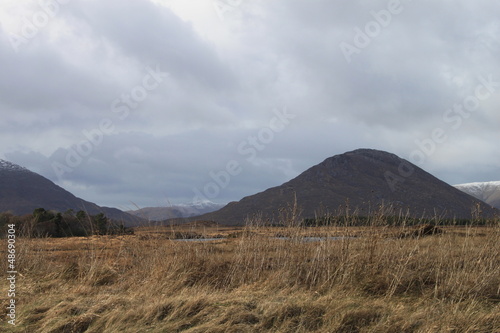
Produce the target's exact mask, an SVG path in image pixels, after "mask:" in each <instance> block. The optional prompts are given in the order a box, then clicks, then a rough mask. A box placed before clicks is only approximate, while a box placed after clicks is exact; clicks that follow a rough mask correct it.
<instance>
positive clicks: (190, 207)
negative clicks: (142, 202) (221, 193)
mask: <svg viewBox="0 0 500 333" xmlns="http://www.w3.org/2000/svg"><path fill="white" fill-rule="evenodd" d="M224 206H225V204H218V203H215V202H211V201H197V202H193V203H189V204H178V205H172V206H169V207H145V208H141V209H138V210H130V211H127V213H129V214H133V215H136V216H139V217H141V218H144V219H147V220H149V221H164V220H168V219H172V218H187V217H193V216H198V215H202V214H206V213H211V212H214V211H216V210H219V209H221V208H222V207H224Z"/></svg>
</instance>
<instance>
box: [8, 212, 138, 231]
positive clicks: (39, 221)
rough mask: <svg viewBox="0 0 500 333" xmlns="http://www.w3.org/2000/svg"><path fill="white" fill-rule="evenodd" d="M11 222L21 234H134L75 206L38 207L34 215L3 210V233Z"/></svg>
mask: <svg viewBox="0 0 500 333" xmlns="http://www.w3.org/2000/svg"><path fill="white" fill-rule="evenodd" d="M8 224H15V225H16V229H17V232H18V235H19V236H21V237H73V236H76V237H82V236H85V237H86V236H92V235H116V234H127V233H132V230H131V229H129V228H126V227H125V226H124V225H123V223H116V222H115V221H112V220H110V219H109V218H108V217H106V215H104V214H103V213H99V214H95V215H90V214H88V213H87V212H85V211H83V210H80V211H78V212H75V211H74V210H72V209H69V210H67V211H66V212H64V213H61V212H57V211H52V210H46V209H45V208H36V209H35V210H34V211H33V213H32V214H27V215H23V216H16V215H14V214H12V213H9V212H4V213H0V230H1V231H0V233H1V234H2V235H3V234H4V233H5V230H6V226H7V225H8Z"/></svg>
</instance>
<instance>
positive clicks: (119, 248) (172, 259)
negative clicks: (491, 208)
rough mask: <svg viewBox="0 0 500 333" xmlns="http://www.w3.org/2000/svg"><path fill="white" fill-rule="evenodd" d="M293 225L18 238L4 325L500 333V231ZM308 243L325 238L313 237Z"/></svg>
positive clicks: (376, 222) (377, 223)
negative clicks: (184, 236) (12, 309)
mask: <svg viewBox="0 0 500 333" xmlns="http://www.w3.org/2000/svg"><path fill="white" fill-rule="evenodd" d="M352 219H353V220H352V221H351V223H352V224H357V221H355V217H352ZM288 221H289V223H285V225H284V226H282V227H268V226H265V225H263V224H262V223H261V221H260V220H258V219H253V220H251V221H249V222H248V223H247V226H246V227H245V228H243V229H242V230H239V231H236V232H235V231H234V230H233V231H231V233H232V234H231V236H232V237H227V238H225V239H222V240H218V241H214V242H179V241H175V240H172V239H168V238H167V237H161V234H162V233H171V232H172V230H171V229H168V228H167V229H165V230H163V229H160V228H159V229H158V230H156V231H155V233H154V235H156V236H150V237H144V236H143V235H141V232H140V231H137V232H136V235H127V236H119V237H118V236H94V237H88V238H66V239H19V240H18V246H19V247H20V251H21V252H20V255H19V263H18V265H19V271H20V273H21V274H22V278H21V279H20V281H19V282H18V286H19V287H18V288H19V293H18V295H19V297H18V299H19V311H20V312H19V314H18V315H19V325H18V326H16V327H10V326H8V324H6V323H5V321H4V322H2V323H1V325H2V326H1V327H4V328H7V327H8V328H9V329H10V330H12V331H13V332H24V331H32V332H53V333H54V332H61V333H62V332H117V331H122V332H499V330H500V305H499V301H500V250H499V246H498V244H500V225H499V223H498V221H496V222H495V223H493V224H492V225H490V226H487V227H476V226H467V227H441V230H442V231H444V232H443V233H440V234H434V235H429V236H424V234H422V233H418V232H414V230H415V229H414V227H409V226H408V227H407V226H403V227H393V226H389V225H388V224H384V223H383V222H384V218H383V216H378V217H376V218H374V219H373V220H372V222H371V224H372V225H371V226H367V227H353V226H350V225H349V224H350V223H346V221H345V219H344V220H342V222H341V223H340V222H339V223H335V222H334V223H331V224H330V225H329V226H324V227H315V228H309V227H304V226H301V225H300V224H299V223H296V222H297V221H295V220H294V218H293V215H292V216H291V218H289V219H288ZM214 232H217V233H221V230H219V229H217V230H216V231H214ZM207 233H209V230H206V229H205V230H203V234H207ZM226 234H229V231H228V232H227V233H226ZM308 236H315V237H321V240H319V241H305V240H307V238H304V237H308ZM340 236H343V237H340ZM1 246H2V250H3V249H5V248H6V246H5V243H2V245H1ZM2 288H3V289H5V288H4V285H2ZM2 295H6V293H5V290H2ZM2 301H3V302H4V303H5V301H6V299H2ZM4 318H5V316H4ZM4 318H2V320H4Z"/></svg>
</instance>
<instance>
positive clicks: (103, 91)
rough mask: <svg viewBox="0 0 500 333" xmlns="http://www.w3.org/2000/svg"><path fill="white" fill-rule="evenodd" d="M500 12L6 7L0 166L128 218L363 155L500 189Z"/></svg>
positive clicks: (438, 6) (422, 4) (130, 1)
mask: <svg viewBox="0 0 500 333" xmlns="http://www.w3.org/2000/svg"><path fill="white" fill-rule="evenodd" d="M498 13H500V2H498V1H494V0H479V1H468V0H462V1H460V0H458V1H445V0H442V1H410V0H401V1H397V0H389V1H361V0H360V1H332V0H315V1H306V0H273V1H271V0H189V1H187V0H155V1H148V0H125V1H124V0H106V1H98V0H86V1H79V0H64V1H63V0H59V1H56V0H44V1H21V0H0V22H1V26H0V113H1V121H0V158H3V159H6V160H9V161H12V162H14V163H17V164H21V165H23V166H25V167H27V168H29V169H31V170H32V171H35V172H38V173H40V174H42V175H43V176H45V177H47V178H49V179H51V180H52V181H54V182H56V183H57V184H58V185H60V186H62V187H64V188H65V189H67V190H69V191H70V192H72V193H74V194H75V195H77V196H79V197H82V198H84V199H86V200H90V201H93V202H96V203H97V204H99V205H106V206H113V207H118V208H120V209H129V208H133V207H134V205H137V206H138V207H147V206H168V205H169V204H175V203H189V202H192V201H193V200H211V201H214V202H218V203H225V202H229V201H232V200H239V199H241V198H242V197H244V196H246V195H251V194H254V193H256V192H260V191H262V190H265V189H266V188H269V187H271V186H277V185H280V184H282V183H283V182H285V181H288V180H289V179H291V178H293V177H295V176H297V175H298V174H299V173H301V172H302V171H304V170H306V169H307V168H309V167H311V166H313V165H315V164H317V163H320V162H321V161H323V160H324V159H326V158H328V157H330V156H333V155H336V154H341V153H344V152H346V151H350V150H354V149H357V148H374V149H381V150H385V151H389V152H392V153H395V154H397V155H398V156H400V157H402V158H405V159H408V160H410V161H412V162H414V163H415V164H417V165H418V166H420V167H421V168H423V169H424V170H426V171H428V172H430V173H432V174H434V175H435V176H437V177H438V178H440V179H442V180H444V181H445V182H447V183H449V184H458V183H466V182H475V181H493V180H500V173H499V170H500V144H499V142H500V131H499V125H500V67H499V66H500V62H499V59H500V39H499V36H500V22H499V19H498Z"/></svg>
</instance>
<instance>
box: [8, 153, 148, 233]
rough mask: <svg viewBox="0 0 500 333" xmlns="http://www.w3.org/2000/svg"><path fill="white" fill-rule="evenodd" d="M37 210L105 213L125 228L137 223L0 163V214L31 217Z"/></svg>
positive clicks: (21, 168)
mask: <svg viewBox="0 0 500 333" xmlns="http://www.w3.org/2000/svg"><path fill="white" fill-rule="evenodd" d="M36 208H45V209H47V210H57V211H59V212H65V211H67V210H68V209H73V210H74V211H75V212H76V211H79V210H84V211H86V212H87V213H89V214H91V215H93V214H98V213H104V214H105V215H106V216H107V217H109V218H111V219H114V220H117V221H123V222H124V224H125V225H126V226H129V225H133V224H136V223H138V222H140V219H139V218H138V217H135V216H132V215H130V214H127V213H124V212H122V211H121V210H119V209H116V208H109V207H99V206H98V205H96V204H94V203H92V202H88V201H85V200H83V199H80V198H77V197H75V196H74V195H73V194H71V193H70V192H68V191H66V190H65V189H63V188H62V187H60V186H57V185H56V184H54V183H53V182H52V181H50V180H48V179H47V178H45V177H43V176H40V175H39V174H37V173H34V172H32V171H30V170H28V169H26V168H23V167H21V166H19V165H17V164H14V163H11V162H8V161H5V160H1V159H0V212H4V211H10V212H12V213H13V214H16V215H24V214H30V213H32V212H33V210H34V209H36Z"/></svg>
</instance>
